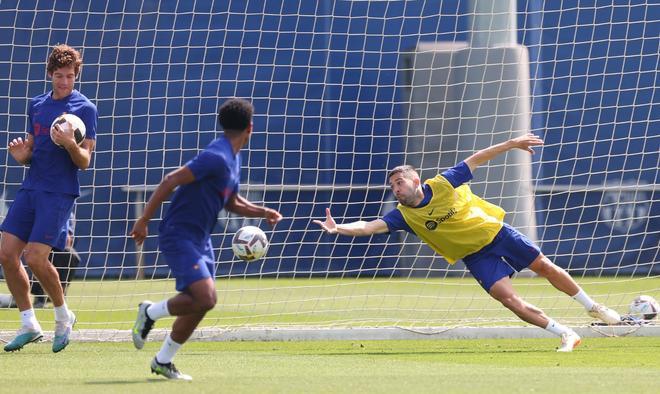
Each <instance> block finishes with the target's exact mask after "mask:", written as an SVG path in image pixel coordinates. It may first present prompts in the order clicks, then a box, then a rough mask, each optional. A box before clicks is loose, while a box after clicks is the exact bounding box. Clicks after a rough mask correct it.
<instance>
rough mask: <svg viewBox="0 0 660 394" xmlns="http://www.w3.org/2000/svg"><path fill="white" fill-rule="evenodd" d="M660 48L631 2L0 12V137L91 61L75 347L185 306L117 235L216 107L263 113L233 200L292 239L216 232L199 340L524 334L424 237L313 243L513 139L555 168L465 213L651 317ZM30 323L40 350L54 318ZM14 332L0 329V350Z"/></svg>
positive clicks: (485, 175) (83, 4) (561, 300)
mask: <svg viewBox="0 0 660 394" xmlns="http://www.w3.org/2000/svg"><path fill="white" fill-rule="evenodd" d="M493 4H495V5H496V7H499V8H495V7H494V6H493ZM511 7H512V8H511ZM657 24H658V12H657V6H655V5H653V4H651V3H650V2H646V1H638V0H630V1H626V2H615V3H614V4H613V3H612V2H601V1H596V2H589V3H588V4H586V3H585V2H581V1H577V0H573V1H562V2H542V1H532V0H530V1H520V2H518V3H516V2H508V1H503V2H495V1H493V2H490V1H474V2H471V1H447V0H443V1H426V2H418V1H341V0H338V1H319V2H306V1H294V0H291V1H289V0H287V1H283V2H280V1H261V0H260V1H252V0H250V1H245V2H227V1H211V0H207V1H202V0H199V1H195V2H188V1H178V2H177V1H169V2H160V3H158V2H149V1H145V2H143V1H113V2H108V3H107V4H106V2H87V1H79V0H74V1H71V2H56V3H54V4H53V3H50V2H24V1H13V2H11V1H8V2H5V1H3V2H2V3H1V4H0V49H1V50H0V57H1V58H2V60H3V62H4V64H6V66H5V67H2V68H0V103H2V105H0V124H2V127H3V128H4V129H5V130H8V133H6V139H5V142H4V146H6V142H7V140H8V139H9V138H15V137H17V136H21V135H22V134H23V133H24V132H25V130H27V129H28V128H29V125H28V124H27V116H26V113H27V105H28V102H29V98H30V97H33V96H36V95H38V94H41V93H43V92H45V91H47V90H48V89H49V86H50V85H49V82H48V80H47V79H46V76H45V59H46V57H47V55H48V53H49V50H50V48H51V47H52V46H53V45H55V44H57V43H63V42H66V43H68V44H69V45H71V46H74V47H76V48H79V49H81V50H82V53H83V57H84V61H85V65H84V67H83V71H82V75H81V78H80V83H79V84H78V85H77V88H78V89H79V90H80V91H81V92H83V93H84V94H85V95H87V97H89V98H90V99H91V100H92V101H93V102H94V103H96V105H97V106H98V110H99V129H98V139H97V149H96V152H95V157H94V163H93V168H91V169H89V170H87V171H84V172H81V174H80V179H81V184H82V185H83V187H82V196H81V197H80V198H79V199H78V202H77V206H76V216H77V223H78V224H77V229H76V232H77V234H76V235H77V241H76V248H77V249H78V251H79V252H80V254H81V256H82V258H83V263H82V264H81V266H80V267H79V268H78V269H77V270H76V278H75V280H74V282H73V284H72V285H71V286H70V289H69V291H68V303H69V305H70V306H71V307H72V309H74V310H75V311H76V312H77V313H78V320H79V323H78V327H79V328H82V329H90V330H91V329H102V330H108V332H116V331H113V330H125V329H128V328H129V327H130V326H131V324H132V321H133V319H134V314H135V309H136V305H137V303H138V302H139V301H141V300H143V299H152V300H159V299H163V298H165V297H167V296H169V295H171V294H173V292H174V283H173V281H172V280H171V279H170V274H169V270H168V269H167V266H166V265H165V262H164V261H163V259H162V258H161V257H160V256H159V254H158V252H157V250H158V248H157V242H156V236H155V234H156V232H157V223H158V221H159V219H160V217H162V213H159V215H158V217H157V218H155V219H154V220H153V221H152V224H151V227H150V229H151V234H152V235H151V236H150V238H149V239H148V240H147V242H146V243H145V246H144V249H143V250H141V251H140V250H136V248H135V246H134V244H133V242H132V240H131V239H130V238H128V237H127V233H128V231H129V230H130V228H131V226H132V224H133V221H134V220H135V217H136V216H137V215H139V213H140V209H142V205H143V203H144V202H145V201H146V199H147V198H148V196H149V193H150V191H151V190H153V188H154V186H155V185H156V184H157V183H158V182H159V181H160V180H161V178H162V177H163V175H164V174H166V173H167V172H168V171H171V170H172V169H174V168H177V167H178V166H180V165H183V164H185V163H186V161H187V160H189V159H190V158H192V157H193V156H194V155H195V154H196V152H198V151H199V150H200V149H202V148H203V147H205V146H206V145H207V144H208V143H209V142H210V141H211V140H212V139H213V138H215V137H216V136H217V132H216V127H217V126H216V118H215V114H216V111H217V107H218V105H219V104H220V103H221V102H222V101H224V99H226V98H228V97H235V96H237V97H245V98H249V99H251V100H252V102H253V104H254V106H255V108H256V116H255V119H254V129H255V133H254V136H253V138H252V140H251V142H250V145H249V148H248V149H247V150H246V151H245V152H244V156H243V162H244V168H243V174H242V179H243V183H244V185H243V187H242V194H243V195H244V196H246V197H247V198H248V199H250V200H252V201H254V202H256V203H265V204H266V205H268V206H271V207H274V208H276V209H278V210H280V212H282V214H283V215H284V216H285V219H284V220H283V221H282V222H281V223H280V224H279V225H278V226H277V227H276V228H275V229H273V230H271V229H269V228H268V226H267V225H266V223H265V222H261V221H259V220H245V219H242V218H236V217H228V216H226V215H225V214H224V213H222V214H221V217H220V218H219V222H218V226H217V227H216V230H215V232H214V234H213V237H212V240H213V244H214V246H215V247H216V255H217V260H218V281H217V288H218V295H219V297H218V300H219V302H218V306H217V307H216V308H215V310H214V311H213V312H212V313H210V314H209V315H208V318H207V319H206V320H205V321H204V323H203V324H204V327H206V328H221V329H222V328H235V327H248V328H250V327H290V326H321V327H334V326H350V327H363V326H370V327H371V326H377V327H392V326H403V327H414V328H420V327H421V328H423V327H435V326H460V325H509V324H518V320H517V318H515V316H513V315H512V314H511V313H509V312H508V311H507V310H505V309H504V308H503V307H502V306H501V305H499V304H498V303H497V302H495V301H493V300H491V299H490V298H489V297H488V295H487V294H486V293H485V292H484V291H483V290H482V289H481V288H480V287H479V286H478V284H477V283H476V282H475V281H474V280H472V279H471V277H470V275H469V273H467V272H466V271H465V269H464V266H463V265H462V264H460V263H459V264H457V265H456V266H449V265H447V264H446V262H445V261H444V260H443V259H442V258H441V257H439V256H435V255H434V254H433V253H432V252H431V251H430V249H428V248H427V247H426V246H425V245H423V244H421V243H420V242H419V240H417V239H416V238H414V237H411V236H404V235H403V234H392V235H379V236H373V237H367V238H355V239H352V238H348V237H341V236H340V237H335V236H327V235H322V234H321V232H320V231H319V230H318V228H317V227H316V226H314V225H313V224H311V223H310V222H311V219H312V218H319V219H320V218H322V217H323V216H324V209H325V208H326V207H330V208H331V209H332V212H333V214H334V215H335V218H336V219H337V220H338V221H339V222H344V221H353V220H358V219H363V220H371V219H375V218H378V217H381V216H382V215H383V214H384V213H386V212H388V211H389V210H391V209H393V208H394V203H393V198H392V196H391V193H390V192H389V190H388V189H387V187H386V179H385V178H386V175H387V171H388V170H389V169H391V168H392V167H394V166H396V165H400V164H403V163H404V162H407V163H409V164H413V165H415V166H417V167H419V168H420V169H421V173H422V176H423V177H424V178H428V177H431V176H434V175H435V174H437V173H438V172H439V171H442V170H444V169H446V168H448V167H450V166H452V165H453V164H455V163H456V162H458V161H460V160H462V159H465V158H466V157H467V156H469V155H470V154H471V153H472V152H474V151H476V150H479V149H481V148H485V147H487V146H489V145H491V144H493V143H496V142H499V141H503V140H505V139H507V138H510V137H511V136H514V135H518V134H520V133H524V132H533V133H536V134H538V135H540V136H542V137H543V138H544V140H545V145H544V146H543V147H542V148H539V149H537V152H536V155H534V156H532V157H530V156H529V155H526V154H518V153H513V152H511V153H509V154H507V155H504V156H502V157H501V158H498V159H497V160H494V161H492V162H491V163H489V164H488V165H484V166H483V167H482V168H480V169H479V170H478V171H477V173H475V180H474V181H473V182H472V188H473V190H474V191H475V192H476V193H477V194H480V195H483V196H485V197H486V198H487V199H488V200H489V201H492V202H495V203H497V204H499V205H501V206H503V207H504V208H505V209H506V210H507V212H508V216H507V219H506V220H507V221H508V222H509V223H511V224H513V225H514V226H516V227H517V228H519V229H520V230H521V231H522V232H524V233H526V234H527V235H528V236H529V237H530V238H533V239H535V240H536V241H537V243H538V244H539V246H540V247H541V249H542V250H543V251H544V253H545V254H546V255H547V256H549V257H550V258H551V259H552V260H553V261H555V262H556V263H557V264H558V265H560V266H562V267H564V268H567V269H568V271H569V272H570V273H571V274H572V275H573V276H574V277H576V278H577V279H578V281H579V282H580V284H581V285H583V287H584V288H585V289H586V290H587V291H588V292H589V293H590V294H591V295H592V296H593V297H594V298H595V299H596V300H597V301H600V302H604V303H606V304H608V305H610V306H611V307H613V308H615V309H617V310H619V311H620V312H622V313H624V312H626V309H627V305H628V303H629V302H630V301H631V300H632V299H633V298H634V296H636V295H638V294H647V295H650V296H654V297H656V298H660V279H658V277H657V276H658V274H659V273H660V268H659V266H658V244H659V240H660V230H659V229H660V226H659V225H658V224H659V213H658V212H659V204H658V187H657V185H658V166H659V155H658V152H659V151H660V149H659V144H660V136H659V135H658V133H657V130H656V129H657V123H658V116H657V114H658V113H659V111H658V101H657V94H655V91H656V81H657V77H658V74H657V66H658V47H659V41H658V35H657ZM0 160H2V164H3V166H2V170H1V171H2V176H3V179H4V183H3V194H2V196H3V200H4V204H2V209H3V212H5V211H4V210H6V209H7V207H8V206H9V204H11V201H12V199H13V196H14V195H15V193H16V191H17V190H18V188H19V186H20V183H21V181H22V179H23V176H24V174H25V169H24V168H22V167H20V166H18V165H17V164H16V163H15V162H14V161H13V159H12V158H11V157H10V156H9V154H8V153H7V151H6V149H5V150H4V151H3V154H0ZM3 216H4V215H3ZM247 224H252V225H257V226H259V227H261V228H262V229H264V230H268V231H267V234H268V236H269V237H270V241H271V247H270V250H269V254H268V256H267V257H266V258H265V259H263V260H261V261H259V262H256V263H244V262H240V261H237V260H236V259H235V258H233V256H232V255H231V250H230V241H231V237H232V235H233V233H234V232H235V231H236V230H237V229H238V228H240V227H241V226H243V225H247ZM514 283H515V284H516V288H517V289H518V291H519V292H520V294H521V295H522V296H523V297H524V298H525V299H526V300H527V301H529V302H531V303H533V304H536V305H538V306H539V307H541V308H543V309H544V310H545V311H546V312H547V313H548V314H549V315H550V316H552V317H554V318H555V319H557V320H559V321H562V322H565V323H569V324H585V323H586V322H587V321H588V317H587V316H586V315H585V314H584V312H583V310H582V307H581V306H580V305H578V304H577V303H575V302H573V301H572V300H571V299H570V298H569V297H567V296H565V295H563V294H561V293H559V292H558V291H556V290H555V289H553V288H552V287H551V286H550V285H549V284H548V283H547V282H546V281H544V280H541V279H538V278H517V279H516V280H515V282H514ZM2 286H3V289H4V284H3V285H2ZM39 317H40V319H41V320H42V321H44V325H45V326H46V327H48V326H47V323H46V322H48V321H50V320H51V316H50V312H48V313H46V312H39ZM16 325H17V315H16V313H15V310H14V309H1V310H0V329H13V328H14V327H16ZM159 325H162V326H163V327H164V326H167V325H169V323H166V322H162V323H161V322H159Z"/></svg>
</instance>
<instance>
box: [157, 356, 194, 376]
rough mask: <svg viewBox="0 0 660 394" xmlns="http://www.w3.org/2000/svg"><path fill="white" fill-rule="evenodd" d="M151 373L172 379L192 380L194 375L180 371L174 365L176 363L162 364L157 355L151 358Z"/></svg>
mask: <svg viewBox="0 0 660 394" xmlns="http://www.w3.org/2000/svg"><path fill="white" fill-rule="evenodd" d="M151 373H155V374H156V375H161V376H165V377H166V378H168V379H172V380H185V381H191V380H192V376H190V375H186V374H184V373H181V372H179V370H178V369H176V367H175V366H174V363H167V364H161V363H159V362H158V360H156V357H154V359H153V360H151Z"/></svg>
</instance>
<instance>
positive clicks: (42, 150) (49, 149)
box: [23, 89, 98, 197]
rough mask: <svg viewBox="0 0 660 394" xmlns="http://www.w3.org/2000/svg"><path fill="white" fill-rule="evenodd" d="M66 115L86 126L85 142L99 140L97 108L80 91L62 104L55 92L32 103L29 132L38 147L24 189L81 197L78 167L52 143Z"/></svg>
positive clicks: (46, 94)
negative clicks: (54, 129) (56, 123)
mask: <svg viewBox="0 0 660 394" xmlns="http://www.w3.org/2000/svg"><path fill="white" fill-rule="evenodd" d="M63 113H69V114H74V115H76V116H78V117H79V118H80V119H81V120H82V121H83V123H85V129H86V135H85V138H88V139H96V123H97V118H98V112H97V110H96V106H95V105H94V104H93V103H92V102H91V101H89V99H88V98H87V97H85V96H84V95H83V94H82V93H80V92H78V91H77V90H75V89H74V90H73V92H71V94H70V95H68V96H67V97H65V98H63V99H61V100H53V98H52V92H48V93H44V94H42V95H40V96H37V97H35V98H33V99H32V100H30V109H29V110H28V117H29V120H30V126H31V127H30V130H29V131H28V132H29V133H30V134H31V135H32V137H33V138H34V145H33V147H32V159H31V161H30V169H29V170H28V172H27V175H26V177H25V179H24V180H23V189H28V190H42V191H47V192H55V193H64V194H70V195H74V196H76V197H77V196H79V195H80V184H79V183H78V166H76V165H75V164H74V163H73V161H72V160H71V156H70V155H69V153H68V152H67V151H66V149H63V148H60V147H59V146H57V145H55V143H54V142H53V141H52V140H51V139H50V125H51V124H52V123H53V121H54V120H55V118H57V117H58V116H60V115H62V114H63Z"/></svg>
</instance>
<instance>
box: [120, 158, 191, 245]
mask: <svg viewBox="0 0 660 394" xmlns="http://www.w3.org/2000/svg"><path fill="white" fill-rule="evenodd" d="M194 180H195V175H193V173H192V171H190V169H189V168H188V167H186V166H183V167H179V168H178V169H176V170H174V171H172V172H170V173H169V174H167V175H165V178H163V180H162V181H161V182H160V183H159V184H158V187H156V190H154V192H153V194H151V197H150V198H149V201H148V202H147V205H145V207H144V211H143V212H142V217H140V218H138V220H137V221H136V222H135V224H134V225H133V229H132V230H131V232H130V236H131V237H133V239H134V240H135V243H136V244H138V245H142V242H144V240H145V238H147V235H148V233H149V232H148V231H147V224H148V223H149V220H151V218H152V217H153V216H154V214H155V213H156V210H157V209H158V208H159V207H160V206H161V204H162V203H163V201H165V200H166V199H167V198H168V197H169V196H170V194H172V191H173V190H174V189H175V188H176V187H177V186H179V185H185V184H188V183H191V182H193V181H194Z"/></svg>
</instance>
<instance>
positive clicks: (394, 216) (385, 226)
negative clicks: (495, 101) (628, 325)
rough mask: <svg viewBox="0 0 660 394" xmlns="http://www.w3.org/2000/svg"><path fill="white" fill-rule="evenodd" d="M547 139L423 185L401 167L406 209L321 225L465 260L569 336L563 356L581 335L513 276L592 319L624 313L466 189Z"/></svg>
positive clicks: (540, 320)
mask: <svg viewBox="0 0 660 394" xmlns="http://www.w3.org/2000/svg"><path fill="white" fill-rule="evenodd" d="M542 144H543V141H542V140H541V139H540V138H538V137H537V136H535V135H533V134H527V135H524V136H521V137H517V138H513V139H511V140H508V141H506V142H503V143H500V144H496V145H493V146H491V147H489V148H486V149H483V150H480V151H479V152H477V153H475V154H473V155H472V156H470V157H468V158H467V159H465V161H462V162H460V163H459V164H457V165H456V166H455V167H453V168H451V169H449V170H447V171H444V172H443V173H441V174H440V175H437V176H436V177H434V178H432V179H429V180H427V181H425V182H424V183H422V182H421V180H420V178H419V175H418V174H417V171H415V169H414V168H413V167H412V166H408V165H403V166H399V167H396V168H394V169H393V170H392V171H390V173H389V175H388V180H389V184H390V186H391V188H392V192H393V193H394V196H395V197H396V199H397V200H398V202H399V204H398V206H397V208H396V209H394V210H393V211H391V212H389V213H388V214H386V215H385V216H384V217H383V218H382V219H376V220H372V221H369V222H367V221H356V222H352V223H343V224H337V223H336V222H335V220H334V219H333V217H332V215H331V214H330V209H326V219H325V221H320V220H314V223H316V224H318V225H319V226H321V228H322V229H323V230H325V231H326V232H328V233H330V234H341V235H348V236H366V235H371V234H380V233H387V232H394V231H399V230H405V231H408V232H410V233H413V234H415V235H417V236H418V237H419V238H421V239H422V240H423V241H424V242H426V243H427V244H428V245H429V246H430V247H431V248H432V249H433V250H435V251H436V252H437V253H439V254H440V255H442V256H443V257H444V258H445V259H446V260H447V261H448V262H449V263H450V264H453V263H455V262H456V261H457V260H459V259H462V260H463V262H464V263H465V265H466V267H467V268H468V270H470V273H471V274H472V276H474V278H475V279H476V280H477V281H478V282H479V284H480V285H481V286H482V287H483V288H484V289H485V290H486V291H487V292H488V294H490V295H491V297H493V298H494V299H496V300H498V301H499V302H501V303H502V305H504V306H505V307H507V308H508V309H510V310H511V311H512V312H513V313H515V314H516V315H517V316H518V317H520V318H521V319H522V320H524V321H526V322H528V323H530V324H533V325H535V326H538V327H541V328H543V329H545V330H548V331H549V332H551V333H553V334H555V335H558V336H560V337H561V345H560V346H559V347H558V348H557V351H559V352H570V351H572V350H573V348H575V347H576V346H577V345H579V344H580V337H579V335H577V334H576V333H575V332H574V331H573V330H571V329H570V328H568V327H566V326H564V325H562V324H560V323H558V322H556V321H554V320H553V319H551V318H550V317H548V316H547V315H546V314H545V313H544V312H543V311H542V310H540V309H539V308H537V307H535V306H534V305H532V304H530V303H528V302H526V301H524V300H523V299H522V298H521V297H520V296H519V295H518V294H517V293H516V291H515V290H514V288H513V286H512V282H511V276H512V275H513V274H514V272H515V271H520V270H522V269H524V268H529V269H530V270H532V271H534V272H535V273H536V274H538V275H539V276H541V277H544V278H546V279H547V280H548V281H549V282H550V283H551V284H552V285H553V286H554V287H555V288H557V289H558V290H560V291H562V292H564V293H566V294H567V295H569V296H571V297H572V298H573V299H575V300H576V301H577V302H579V303H580V304H582V305H583V306H584V308H585V309H586V311H587V312H588V313H589V315H590V316H592V317H595V318H598V319H600V320H602V321H603V322H605V323H607V324H617V323H619V322H620V320H621V318H620V316H619V314H618V313H617V312H615V311H613V310H611V309H609V308H607V307H605V306H603V305H600V304H597V303H596V302H594V301H593V300H592V299H591V297H589V295H587V294H586V293H585V292H584V290H582V289H581V288H580V286H578V284H577V283H576V282H575V281H574V280H573V278H571V276H570V275H569V274H568V273H567V272H566V271H565V270H564V269H563V268H561V267H559V266H557V265H555V264H554V263H553V262H552V261H550V259H548V258H547V257H546V256H544V255H543V253H541V250H540V249H539V248H538V246H536V245H535V244H534V243H533V242H532V241H530V240H529V239H528V238H527V237H525V235H523V234H522V233H520V232H518V231H517V230H516V229H514V228H513V227H511V226H509V225H508V224H506V223H504V222H503V219H504V214H505V212H504V210H503V209H502V208H500V207H498V206H496V205H493V204H490V203H489V202H487V201H484V200H482V199H481V198H479V197H477V196H476V195H474V194H472V192H471V191H470V187H469V186H468V185H466V184H465V183H466V182H468V181H469V180H471V179H472V173H473V172H474V170H476V169H477V167H479V166H480V165H482V164H484V163H486V162H487V161H489V160H491V159H493V158H495V157H496V156H498V155H500V154H502V153H504V152H507V151H509V150H512V149H522V150H526V151H528V152H530V153H534V151H533V149H532V147H534V146H538V145H542Z"/></svg>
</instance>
